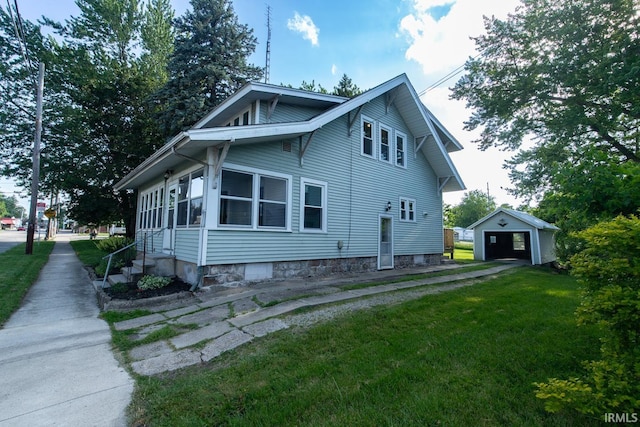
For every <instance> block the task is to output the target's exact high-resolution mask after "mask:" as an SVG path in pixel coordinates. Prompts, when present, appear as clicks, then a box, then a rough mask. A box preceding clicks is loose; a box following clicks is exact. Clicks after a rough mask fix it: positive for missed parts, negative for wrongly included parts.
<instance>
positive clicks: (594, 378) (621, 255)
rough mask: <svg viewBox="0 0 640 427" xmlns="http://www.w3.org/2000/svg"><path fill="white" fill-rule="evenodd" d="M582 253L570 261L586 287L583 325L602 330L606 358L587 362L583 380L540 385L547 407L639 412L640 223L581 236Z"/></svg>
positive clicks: (621, 220) (617, 222) (623, 221)
mask: <svg viewBox="0 0 640 427" xmlns="http://www.w3.org/2000/svg"><path fill="white" fill-rule="evenodd" d="M576 236H577V238H578V239H580V240H581V241H582V243H583V249H582V251H581V252H579V253H577V254H576V255H574V256H573V257H571V264H572V266H573V270H572V274H574V275H575V276H576V277H577V278H578V279H579V280H580V282H581V283H582V285H583V290H582V297H581V298H582V302H581V304H580V307H579V308H578V310H577V311H576V318H577V320H578V324H579V325H586V324H597V325H599V326H600V328H601V331H602V337H601V339H600V342H601V347H600V354H601V356H602V358H601V360H598V361H591V362H585V364H584V366H585V371H586V372H585V375H584V376H583V378H571V379H568V380H560V379H556V378H552V379H550V380H549V382H548V383H542V384H536V386H537V387H538V391H537V393H536V396H537V397H539V398H541V399H545V408H546V409H547V410H548V411H550V412H556V411H559V410H560V409H562V408H563V407H569V408H574V409H576V410H578V411H580V412H582V413H585V414H594V415H603V414H604V413H607V412H616V413H635V412H638V411H639V410H640V244H639V243H638V242H640V219H638V218H637V217H636V216H630V217H628V218H627V217H622V216H619V217H617V218H615V219H614V220H612V221H607V222H602V223H599V224H597V225H595V226H593V227H591V228H588V229H586V230H584V231H582V232H580V233H577V234H576Z"/></svg>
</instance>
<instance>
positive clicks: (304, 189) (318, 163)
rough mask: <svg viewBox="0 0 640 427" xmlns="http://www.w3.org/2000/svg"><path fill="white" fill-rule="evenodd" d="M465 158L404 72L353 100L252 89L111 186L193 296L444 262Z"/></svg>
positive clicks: (263, 86)
mask: <svg viewBox="0 0 640 427" xmlns="http://www.w3.org/2000/svg"><path fill="white" fill-rule="evenodd" d="M460 149H462V147H461V145H460V144H459V143H458V142H457V141H456V140H455V138H454V137H453V136H452V135H451V134H450V133H449V132H448V131H447V130H446V129H445V128H444V127H443V126H442V124H441V123H440V122H439V121H438V120H437V119H436V118H435V117H434V116H433V115H432V114H431V112H430V111H429V110H427V108H426V107H425V106H424V105H423V104H422V103H421V102H420V100H419V99H418V95H417V93H416V91H415V89H414V88H413V86H412V85H411V83H410V82H409V80H408V78H407V76H406V75H404V74H402V75H400V76H398V77H395V78H393V79H391V80H389V81H387V82H385V83H382V84H381V85H379V86H377V87H375V88H373V89H371V90H368V91H366V92H364V93H363V94H361V95H359V96H357V97H355V98H352V99H349V98H343V97H339V96H333V95H326V94H320V93H315V92H307V91H303V90H297V89H291V88H286V87H281V86H274V85H268V84H262V83H249V84H247V85H245V86H244V87H242V88H241V89H240V90H239V91H238V92H237V93H235V94H234V95H233V96H231V97H230V98H228V99H227V100H226V101H224V102H223V103H222V104H220V105H219V106H218V107H217V108H216V109H215V110H213V111H212V112H211V113H209V114H208V115H207V116H206V117H204V118H203V119H202V120H200V121H199V122H198V123H196V124H195V125H194V126H193V128H191V129H189V130H188V131H185V132H182V133H180V134H179V135H176V136H175V137H174V138H173V139H171V140H170V141H169V142H168V143H167V144H166V145H164V146H163V147H162V148H161V149H160V150H158V151H157V152H156V153H155V154H154V155H153V156H151V157H150V158H148V159H147V160H146V161H145V162H144V163H142V164H141V165H140V166H138V167H137V168H136V169H135V170H133V171H132V172H131V173H130V174H129V175H127V176H126V177H125V178H123V179H122V180H121V181H120V182H119V183H118V184H117V185H116V188H117V189H119V190H120V189H133V190H137V192H138V219H137V230H136V233H137V235H139V236H140V235H142V234H146V235H147V236H149V238H150V240H151V241H150V242H149V243H148V244H147V250H150V248H153V249H152V250H155V251H157V252H162V253H165V254H169V255H172V256H174V257H175V266H176V269H175V273H176V275H177V276H179V277H180V278H182V279H183V280H185V281H187V282H190V283H193V284H195V283H200V284H201V285H205V286H206V285H210V284H218V283H225V282H230V281H242V280H261V279H268V278H283V277H291V276H310V275H318V274H327V273H336V272H344V271H351V272H357V271H368V270H375V269H391V268H396V267H403V266H409V265H416V264H420V265H422V264H439V263H440V262H441V255H442V251H443V218H442V194H443V192H446V191H459V190H463V189H464V188H465V187H464V184H463V183H462V180H461V179H460V176H459V174H458V172H457V171H456V169H455V167H454V165H453V163H452V161H451V159H450V157H449V153H450V152H453V151H457V150H460Z"/></svg>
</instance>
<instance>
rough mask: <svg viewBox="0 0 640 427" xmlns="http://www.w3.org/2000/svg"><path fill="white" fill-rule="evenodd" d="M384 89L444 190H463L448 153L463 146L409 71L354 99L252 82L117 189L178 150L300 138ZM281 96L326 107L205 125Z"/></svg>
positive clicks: (174, 159)
mask: <svg viewBox="0 0 640 427" xmlns="http://www.w3.org/2000/svg"><path fill="white" fill-rule="evenodd" d="M385 94H387V102H388V105H390V104H392V103H393V104H394V105H395V107H396V108H397V109H398V111H399V112H400V114H401V115H402V116H403V118H404V119H405V123H406V124H407V126H408V127H409V130H410V131H411V133H412V134H413V135H414V136H416V138H417V141H416V145H417V146H418V147H419V148H420V149H421V150H422V152H423V154H424V155H425V157H426V158H427V160H428V161H429V163H430V165H431V167H432V168H433V170H434V171H435V173H436V175H437V177H438V179H439V184H440V188H441V189H442V191H458V190H464V189H465V186H464V183H463V182H462V179H461V178H460V175H459V174H458V171H457V170H456V168H455V166H454V165H453V162H452V161H451V158H450V157H449V154H448V153H449V152H452V151H458V150H461V149H462V146H461V145H460V143H459V142H458V141H457V140H456V139H455V138H454V137H453V136H452V135H451V134H450V133H449V132H448V131H447V130H446V129H445V128H444V126H442V124H441V123H440V122H439V121H438V120H437V119H436V118H435V117H434V116H433V114H432V113H431V112H430V111H429V110H428V109H427V107H425V106H424V105H423V104H422V102H421V101H420V99H419V98H418V94H417V93H416V91H415V89H414V88H413V86H412V85H411V83H410V82H409V79H408V78H407V76H406V74H401V75H399V76H397V77H395V78H393V79H391V80H389V81H387V82H385V83H382V84H380V85H378V86H376V87H374V88H373V89H370V90H368V91H366V92H363V93H362V94H360V95H358V96H356V97H354V98H351V99H348V98H344V97H339V96H334V95H326V94H319V93H316V92H308V91H303V90H298V89H291V88H286V87H281V86H275V85H267V84H263V83H247V84H246V85H245V86H243V87H242V88H241V89H240V90H238V92H236V93H235V94H234V95H232V96H231V97H229V98H228V99H227V100H225V101H224V102H222V103H221V104H220V105H218V106H217V107H216V108H215V109H214V110H213V111H211V112H210V113H209V114H208V115H206V116H205V117H204V118H203V119H201V120H200V121H199V122H198V123H196V125H194V126H193V127H192V128H191V129H189V130H187V131H184V132H181V133H180V134H178V135H176V136H175V137H173V138H172V139H171V140H170V141H169V142H167V143H166V144H165V145H164V146H162V147H161V148H160V149H159V150H158V151H156V152H155V153H154V154H153V155H151V156H150V157H149V158H147V159H146V160H145V161H144V162H143V163H142V164H140V165H139V166H138V167H136V168H135V169H134V170H133V171H131V172H130V173H129V174H128V175H127V176H125V177H124V178H123V179H121V180H120V181H119V182H118V183H117V184H116V185H115V188H116V190H121V189H125V188H136V187H139V186H140V185H142V184H144V183H145V182H146V181H148V180H150V179H153V178H154V177H157V176H160V175H162V174H163V173H164V171H166V170H168V169H172V168H173V167H175V166H177V165H178V164H179V163H180V161H181V158H180V157H179V156H178V155H176V153H177V152H178V151H179V153H180V155H182V156H196V155H198V153H201V152H202V151H203V150H204V149H206V148H207V147H215V146H221V145H223V144H225V143H228V142H231V143H232V144H231V145H232V146H233V145H244V144H255V143H263V142H268V141H274V140H282V139H291V138H295V137H298V136H302V135H305V134H309V133H311V132H313V131H315V130H317V129H319V128H321V127H322V126H324V125H326V124H327V123H329V122H331V121H333V120H336V119H337V118H339V117H341V116H343V115H345V114H347V113H349V112H351V111H353V110H357V109H358V108H359V107H361V106H363V105H364V104H366V103H367V102H369V101H371V100H373V99H375V98H377V97H378V96H381V95H385ZM276 96H278V97H287V98H288V100H289V101H290V102H293V103H294V104H295V103H298V104H299V105H301V106H314V107H322V108H324V107H326V108H327V109H326V110H325V111H324V112H322V113H321V114H319V115H317V116H315V117H312V118H310V119H309V120H305V121H298V122H287V123H267V124H256V125H247V126H229V127H205V126H207V125H210V124H211V123H212V122H214V120H215V121H216V122H218V123H220V122H221V121H223V119H226V118H227V117H232V116H233V114H235V113H236V112H239V109H240V107H246V105H247V103H246V102H241V101H248V100H256V99H273V98H274V97H276Z"/></svg>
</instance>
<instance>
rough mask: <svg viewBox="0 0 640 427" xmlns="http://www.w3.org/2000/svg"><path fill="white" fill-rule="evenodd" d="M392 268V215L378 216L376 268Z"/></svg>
mask: <svg viewBox="0 0 640 427" xmlns="http://www.w3.org/2000/svg"><path fill="white" fill-rule="evenodd" d="M389 268H393V217H391V216H382V215H381V216H380V222H379V227H378V269H379V270H383V269H389Z"/></svg>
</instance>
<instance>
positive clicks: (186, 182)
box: [176, 169, 204, 227]
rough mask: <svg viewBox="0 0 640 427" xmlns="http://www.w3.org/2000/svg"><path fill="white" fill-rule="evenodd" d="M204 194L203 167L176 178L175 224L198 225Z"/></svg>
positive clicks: (181, 225)
mask: <svg viewBox="0 0 640 427" xmlns="http://www.w3.org/2000/svg"><path fill="white" fill-rule="evenodd" d="M203 195H204V169H198V170H197V171H195V172H192V173H190V174H188V175H185V176H182V177H180V179H179V180H178V203H177V218H176V225H177V226H178V227H187V226H192V225H193V226H199V225H200V223H201V222H202V199H203Z"/></svg>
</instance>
